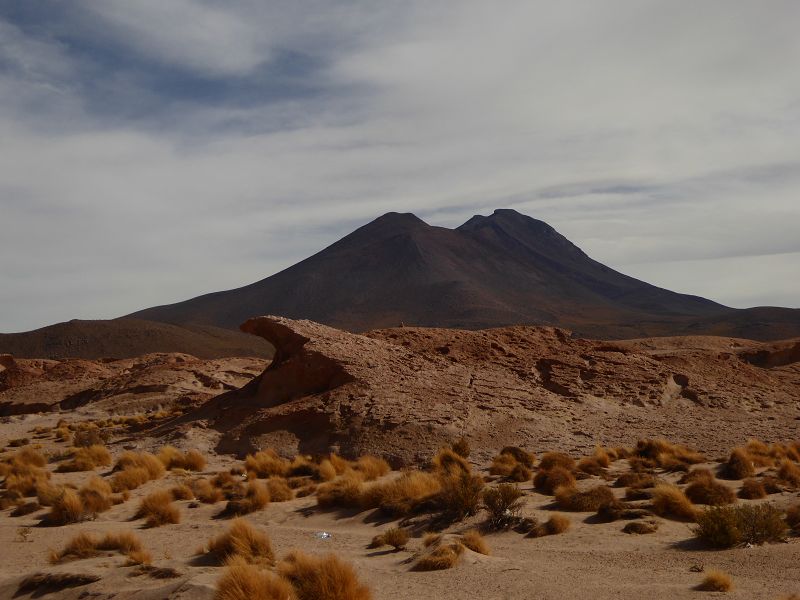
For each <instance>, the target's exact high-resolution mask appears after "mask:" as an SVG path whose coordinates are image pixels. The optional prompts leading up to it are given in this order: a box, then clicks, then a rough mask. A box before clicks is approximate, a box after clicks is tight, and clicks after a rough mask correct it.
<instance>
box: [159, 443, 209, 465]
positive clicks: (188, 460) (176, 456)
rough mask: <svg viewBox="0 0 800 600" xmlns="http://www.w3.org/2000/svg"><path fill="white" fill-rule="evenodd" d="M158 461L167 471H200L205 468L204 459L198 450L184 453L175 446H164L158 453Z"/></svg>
mask: <svg viewBox="0 0 800 600" xmlns="http://www.w3.org/2000/svg"><path fill="white" fill-rule="evenodd" d="M158 460H160V461H161V464H163V465H164V468H165V469H167V470H168V471H171V470H173V469H183V470H184V471H202V470H203V469H205V468H206V458H205V456H203V455H202V453H201V452H200V451H199V450H194V449H193V450H189V451H188V452H186V453H184V452H181V451H180V450H178V449H177V448H176V447H175V446H164V447H163V448H161V450H159V451H158Z"/></svg>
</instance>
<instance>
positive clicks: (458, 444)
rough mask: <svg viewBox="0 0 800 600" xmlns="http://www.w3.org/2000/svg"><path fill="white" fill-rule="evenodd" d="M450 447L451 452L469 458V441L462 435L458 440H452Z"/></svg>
mask: <svg viewBox="0 0 800 600" xmlns="http://www.w3.org/2000/svg"><path fill="white" fill-rule="evenodd" d="M450 447H451V448H452V449H453V452H455V453H456V454H458V455H459V456H460V457H462V458H469V455H470V453H471V452H472V448H470V445H469V442H468V441H467V438H465V437H464V436H461V437H460V438H459V439H458V440H456V441H455V442H453V443H452V444H451V445H450Z"/></svg>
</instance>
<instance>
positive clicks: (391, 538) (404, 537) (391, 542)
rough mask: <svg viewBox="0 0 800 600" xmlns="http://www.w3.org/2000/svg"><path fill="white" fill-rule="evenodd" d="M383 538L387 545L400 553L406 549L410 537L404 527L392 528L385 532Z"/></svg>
mask: <svg viewBox="0 0 800 600" xmlns="http://www.w3.org/2000/svg"><path fill="white" fill-rule="evenodd" d="M381 538H382V540H383V543H384V544H385V545H387V546H391V547H392V548H394V549H395V550H397V551H399V550H403V549H404V548H405V547H406V544H408V540H409V539H410V536H409V535H408V531H406V530H405V529H403V528H402V527H391V528H390V529H387V530H386V531H384V532H383V535H381Z"/></svg>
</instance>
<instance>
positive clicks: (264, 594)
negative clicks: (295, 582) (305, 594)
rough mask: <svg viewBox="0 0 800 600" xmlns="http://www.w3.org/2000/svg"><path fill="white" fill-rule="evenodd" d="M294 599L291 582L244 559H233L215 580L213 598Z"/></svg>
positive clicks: (216, 599) (219, 599)
mask: <svg viewBox="0 0 800 600" xmlns="http://www.w3.org/2000/svg"><path fill="white" fill-rule="evenodd" d="M255 599H258V600H296V599H297V596H296V595H295V593H294V589H293V588H292V586H291V584H290V583H289V582H288V581H286V580H285V579H283V578H282V577H279V576H277V575H274V574H273V573H270V572H269V571H263V570H261V569H259V568H258V567H256V566H253V565H251V564H248V563H246V562H244V561H241V560H238V559H233V560H232V561H231V562H229V563H228V566H227V568H226V569H225V571H224V572H223V574H222V577H220V579H219V581H217V589H216V592H215V593H214V600H255Z"/></svg>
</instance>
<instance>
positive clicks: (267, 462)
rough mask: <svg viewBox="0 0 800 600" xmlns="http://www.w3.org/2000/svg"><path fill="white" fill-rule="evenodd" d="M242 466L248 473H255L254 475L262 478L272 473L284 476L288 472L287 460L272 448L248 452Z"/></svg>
mask: <svg viewBox="0 0 800 600" xmlns="http://www.w3.org/2000/svg"><path fill="white" fill-rule="evenodd" d="M244 466H245V469H247V472H248V473H255V476H256V477H260V478H262V479H266V478H267V477H271V476H272V475H278V476H280V477H285V476H286V475H288V474H289V461H288V460H286V459H283V458H281V457H280V456H278V453H277V452H275V450H273V449H272V448H268V449H267V450H261V451H259V452H256V453H255V454H248V455H247V456H246V457H245V459H244Z"/></svg>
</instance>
